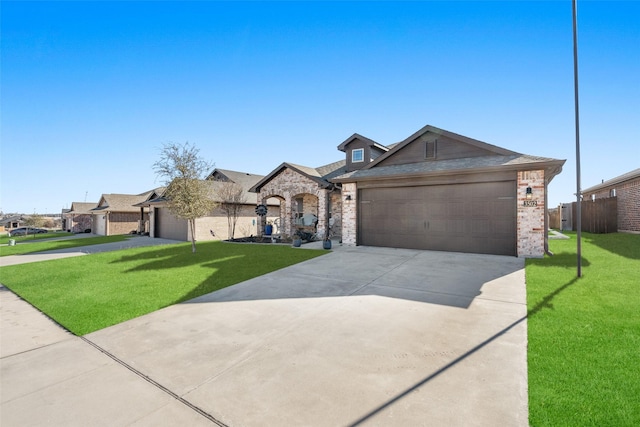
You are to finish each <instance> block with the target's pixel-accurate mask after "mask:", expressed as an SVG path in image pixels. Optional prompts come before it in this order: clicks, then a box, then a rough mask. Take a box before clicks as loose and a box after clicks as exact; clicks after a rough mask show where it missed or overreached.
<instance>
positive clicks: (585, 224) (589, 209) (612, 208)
mask: <svg viewBox="0 0 640 427" xmlns="http://www.w3.org/2000/svg"><path fill="white" fill-rule="evenodd" d="M572 205H573V206H572V208H573V209H572V210H573V217H574V218H576V215H577V214H576V210H577V209H576V203H575V202H574V203H572ZM581 209H582V227H581V228H582V231H586V232H588V233H615V232H617V231H618V199H617V198H616V197H608V198H606V199H595V200H583V201H582V206H581ZM577 229H578V228H577V227H576V221H574V222H573V231H576V230H577Z"/></svg>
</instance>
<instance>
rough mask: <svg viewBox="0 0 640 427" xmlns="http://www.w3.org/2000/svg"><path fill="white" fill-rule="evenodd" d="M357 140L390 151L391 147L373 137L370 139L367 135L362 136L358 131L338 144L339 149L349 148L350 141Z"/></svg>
mask: <svg viewBox="0 0 640 427" xmlns="http://www.w3.org/2000/svg"><path fill="white" fill-rule="evenodd" d="M355 140H360V141H362V142H364V143H366V144H367V145H369V146H373V147H376V148H379V149H380V150H381V151H389V147H386V146H384V145H382V144H379V143H377V142H375V141H374V140H373V139H369V138H367V137H366V136H362V135H360V134H358V133H354V134H353V135H351V136H350V137H349V138H347V139H345V140H344V141H343V142H342V143H341V144H340V145H338V150H340V151H344V150H345V149H346V148H347V145H349V144H350V143H352V142H353V141H355Z"/></svg>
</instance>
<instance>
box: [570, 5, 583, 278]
mask: <svg viewBox="0 0 640 427" xmlns="http://www.w3.org/2000/svg"><path fill="white" fill-rule="evenodd" d="M572 1H573V89H574V94H575V96H574V101H575V113H576V216H577V218H576V228H577V229H578V234H577V240H578V243H577V245H578V246H577V251H578V273H577V275H578V277H582V189H581V188H580V106H579V102H578V4H577V0H572Z"/></svg>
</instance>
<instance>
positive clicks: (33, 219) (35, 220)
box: [24, 213, 45, 228]
mask: <svg viewBox="0 0 640 427" xmlns="http://www.w3.org/2000/svg"><path fill="white" fill-rule="evenodd" d="M44 220H45V218H44V217H43V216H42V215H39V214H36V213H34V214H33V215H29V216H28V217H27V218H25V220H24V225H26V226H27V227H34V228H38V227H42V226H43V225H44Z"/></svg>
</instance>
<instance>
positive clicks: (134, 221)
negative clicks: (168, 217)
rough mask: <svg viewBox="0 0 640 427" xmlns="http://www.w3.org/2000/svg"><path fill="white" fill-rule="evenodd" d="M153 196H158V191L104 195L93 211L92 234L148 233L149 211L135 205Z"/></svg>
mask: <svg viewBox="0 0 640 427" xmlns="http://www.w3.org/2000/svg"><path fill="white" fill-rule="evenodd" d="M153 194H157V191H156V190H150V191H146V192H144V193H141V194H103V195H102V197H100V201H99V202H98V204H97V206H95V207H94V208H93V209H91V213H92V214H93V221H92V226H91V230H92V232H93V233H94V234H97V235H100V236H113V235H117V234H135V233H138V234H143V233H145V232H147V230H146V227H148V220H149V211H148V209H146V210H145V209H144V207H139V206H135V205H137V204H138V203H141V202H144V201H145V200H147V199H148V198H149V197H150V196H152V195H153Z"/></svg>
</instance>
